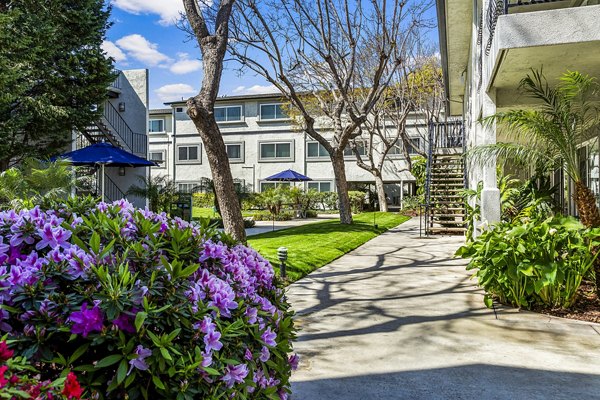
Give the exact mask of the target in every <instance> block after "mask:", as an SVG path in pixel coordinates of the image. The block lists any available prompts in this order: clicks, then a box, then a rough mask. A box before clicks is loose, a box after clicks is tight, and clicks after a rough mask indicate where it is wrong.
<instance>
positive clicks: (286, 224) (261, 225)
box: [246, 214, 340, 236]
mask: <svg viewBox="0 0 600 400" xmlns="http://www.w3.org/2000/svg"><path fill="white" fill-rule="evenodd" d="M339 217H340V216H339V215H337V214H319V216H318V217H317V218H306V219H293V220H291V221H275V222H274V223H273V221H256V225H255V226H254V228H247V229H246V236H253V235H258V234H260V233H265V232H272V231H274V230H275V231H280V230H282V229H288V228H293V227H295V226H302V225H307V224H312V223H315V222H320V221H325V220H328V219H333V218H339Z"/></svg>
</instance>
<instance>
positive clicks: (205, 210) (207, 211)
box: [192, 207, 254, 218]
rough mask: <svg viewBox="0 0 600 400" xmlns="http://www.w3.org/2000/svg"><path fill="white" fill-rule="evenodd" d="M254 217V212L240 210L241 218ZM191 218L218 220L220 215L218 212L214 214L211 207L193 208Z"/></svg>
mask: <svg viewBox="0 0 600 400" xmlns="http://www.w3.org/2000/svg"><path fill="white" fill-rule="evenodd" d="M252 215H254V211H244V210H242V216H243V217H244V218H247V217H251V216H252ZM192 217H193V218H220V217H221V215H220V214H219V213H218V212H214V211H213V209H212V207H194V209H193V210H192Z"/></svg>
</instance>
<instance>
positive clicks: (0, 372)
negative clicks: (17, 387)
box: [0, 365, 8, 389]
mask: <svg viewBox="0 0 600 400" xmlns="http://www.w3.org/2000/svg"><path fill="white" fill-rule="evenodd" d="M6 370H8V367H7V366H6V365H3V366H1V367H0V389H2V388H3V387H4V386H6V384H7V383H8V379H6V378H5V377H4V373H5V372H6Z"/></svg>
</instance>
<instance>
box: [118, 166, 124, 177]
mask: <svg viewBox="0 0 600 400" xmlns="http://www.w3.org/2000/svg"><path fill="white" fill-rule="evenodd" d="M119 176H125V167H119Z"/></svg>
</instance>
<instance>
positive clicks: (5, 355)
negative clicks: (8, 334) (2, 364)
mask: <svg viewBox="0 0 600 400" xmlns="http://www.w3.org/2000/svg"><path fill="white" fill-rule="evenodd" d="M13 354H15V352H14V351H13V350H10V349H9V348H8V346H7V344H6V342H0V361H6V360H8V359H9V358H11V357H12V356H13Z"/></svg>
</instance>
